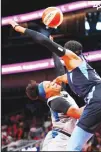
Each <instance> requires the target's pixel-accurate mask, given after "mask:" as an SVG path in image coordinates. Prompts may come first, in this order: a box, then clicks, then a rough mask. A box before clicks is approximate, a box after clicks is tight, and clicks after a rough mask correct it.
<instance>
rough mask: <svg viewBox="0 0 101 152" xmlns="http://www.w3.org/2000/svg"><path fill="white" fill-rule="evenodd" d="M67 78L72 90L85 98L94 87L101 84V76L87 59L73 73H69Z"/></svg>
mask: <svg viewBox="0 0 101 152" xmlns="http://www.w3.org/2000/svg"><path fill="white" fill-rule="evenodd" d="M82 59H83V58H82ZM67 77H68V84H69V86H70V88H71V90H72V91H73V92H74V93H75V94H77V95H78V96H80V97H85V96H86V95H87V94H88V93H89V91H90V90H91V88H92V87H93V86H95V85H97V84H99V83H101V78H100V76H99V75H98V74H97V72H96V71H95V70H94V69H93V68H92V67H91V66H90V65H89V64H88V63H87V62H86V60H85V59H83V62H82V63H81V64H80V65H79V66H78V67H77V68H75V69H74V70H73V71H71V72H68V71H67Z"/></svg>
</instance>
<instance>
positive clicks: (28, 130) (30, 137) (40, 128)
mask: <svg viewBox="0 0 101 152" xmlns="http://www.w3.org/2000/svg"><path fill="white" fill-rule="evenodd" d="M51 127H52V124H51V121H50V119H49V120H48V119H47V120H45V119H42V118H37V117H36V116H31V117H28V119H26V118H25V116H24V115H23V114H16V115H12V116H10V117H6V121H4V123H3V125H2V127H1V133H2V136H1V142H2V147H6V146H7V145H8V147H9V148H8V151H9V150H10V151H11V150H12V151H13V149H15V148H18V147H20V146H23V145H24V144H26V142H27V144H29V143H31V142H32V141H37V140H41V139H44V138H45V136H46V134H47V133H48V131H49V130H51ZM39 147H40V145H38V143H37V144H35V147H34V148H36V151H39ZM28 149H29V148H28ZM22 150H23V149H22ZM24 151H25V149H24ZM28 151H30V149H29V150H28Z"/></svg>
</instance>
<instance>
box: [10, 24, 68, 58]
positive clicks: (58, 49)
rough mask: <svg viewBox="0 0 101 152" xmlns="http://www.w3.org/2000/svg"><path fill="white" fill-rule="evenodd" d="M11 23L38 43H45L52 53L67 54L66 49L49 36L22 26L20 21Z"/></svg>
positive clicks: (18, 30) (16, 29)
mask: <svg viewBox="0 0 101 152" xmlns="http://www.w3.org/2000/svg"><path fill="white" fill-rule="evenodd" d="M10 24H11V25H12V27H13V28H14V29H15V31H17V32H20V33H23V34H27V35H29V36H30V37H31V38H32V39H33V40H34V41H35V42H36V43H40V44H41V45H44V46H45V47H47V48H48V49H49V50H50V51H51V52H52V53H53V52H54V53H56V54H57V55H58V56H60V57H61V56H64V55H65V49H64V48H63V47H62V46H61V45H59V44H57V43H55V42H53V41H52V40H50V39H49V38H47V37H46V36H45V35H43V34H41V33H39V32H37V31H34V30H30V29H28V28H24V27H22V26H20V25H19V24H18V23H16V22H15V21H11V22H10Z"/></svg>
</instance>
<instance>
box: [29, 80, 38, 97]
mask: <svg viewBox="0 0 101 152" xmlns="http://www.w3.org/2000/svg"><path fill="white" fill-rule="evenodd" d="M26 94H27V96H28V98H29V99H31V100H36V99H38V96H39V92H38V84H37V83H36V81H34V80H30V83H29V84H28V85H27V87H26Z"/></svg>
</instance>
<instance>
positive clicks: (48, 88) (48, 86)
mask: <svg viewBox="0 0 101 152" xmlns="http://www.w3.org/2000/svg"><path fill="white" fill-rule="evenodd" d="M43 87H44V90H45V92H46V94H47V93H49V92H53V93H58V92H60V91H61V86H60V85H58V84H56V83H54V82H52V81H43Z"/></svg>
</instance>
